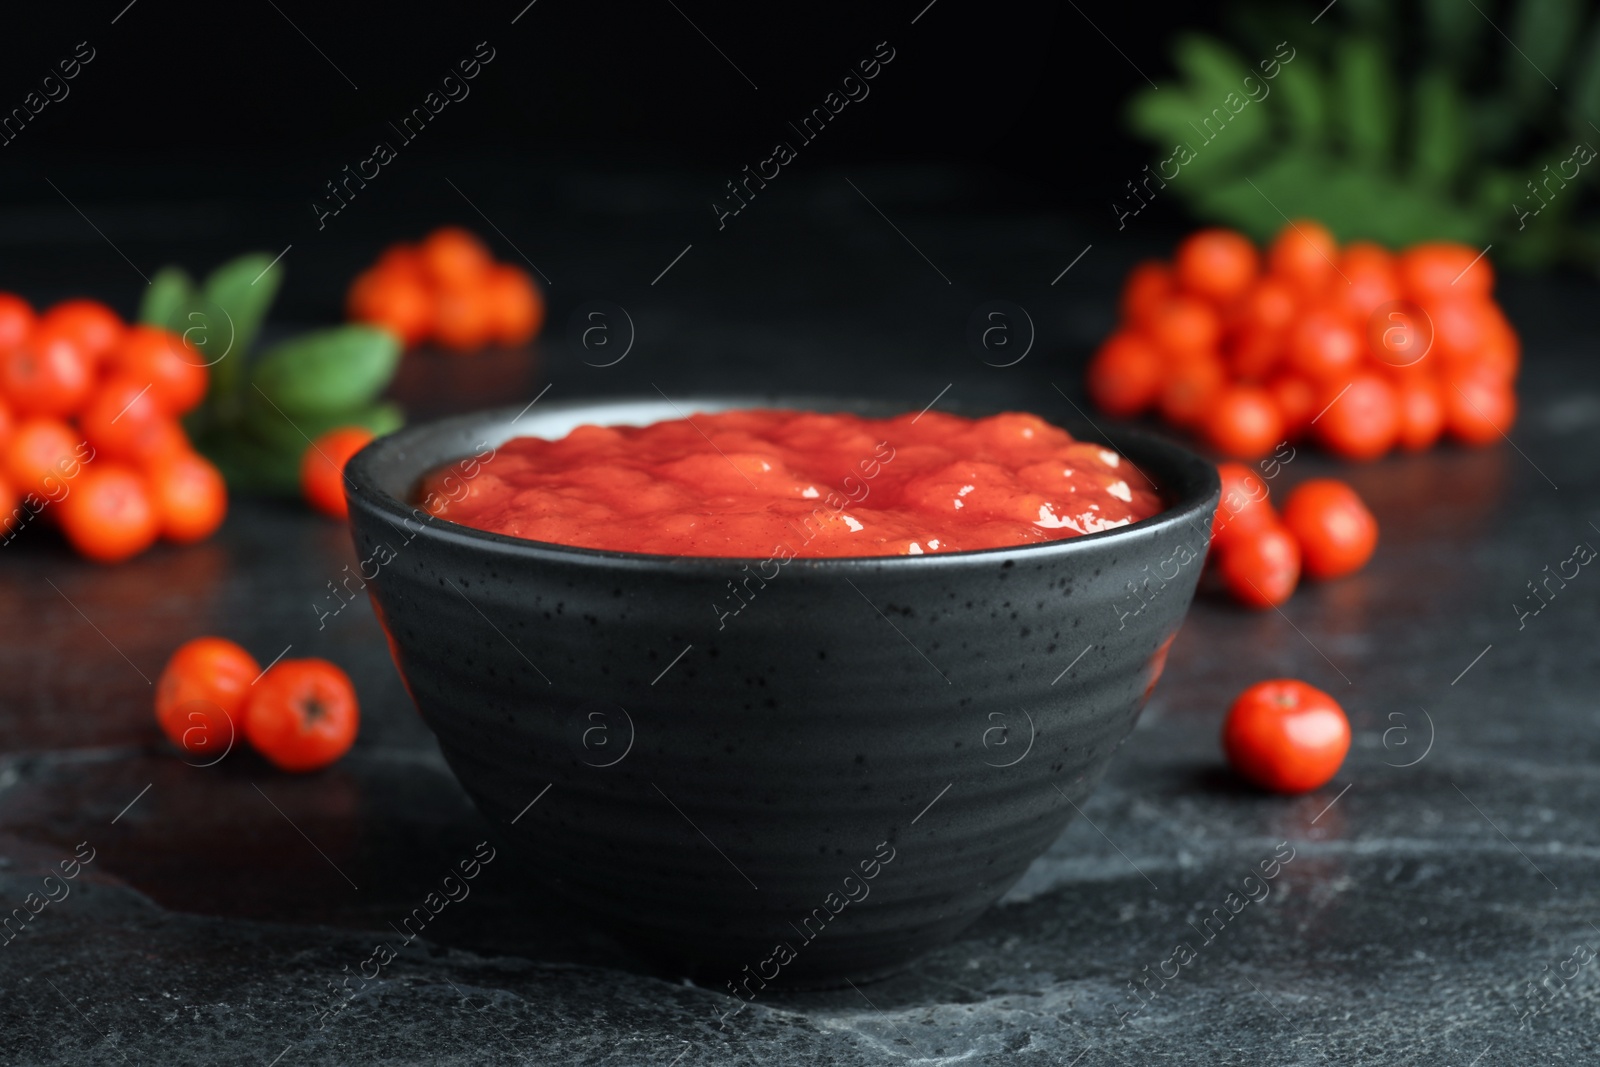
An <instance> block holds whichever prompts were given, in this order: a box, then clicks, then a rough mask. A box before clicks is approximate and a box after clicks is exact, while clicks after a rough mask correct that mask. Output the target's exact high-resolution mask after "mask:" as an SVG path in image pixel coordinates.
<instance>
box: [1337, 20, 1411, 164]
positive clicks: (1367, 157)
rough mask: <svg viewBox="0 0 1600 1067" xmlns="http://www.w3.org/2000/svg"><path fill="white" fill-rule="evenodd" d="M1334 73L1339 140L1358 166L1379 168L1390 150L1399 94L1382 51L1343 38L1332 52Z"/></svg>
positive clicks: (1370, 43) (1374, 45) (1369, 43)
mask: <svg viewBox="0 0 1600 1067" xmlns="http://www.w3.org/2000/svg"><path fill="white" fill-rule="evenodd" d="M1334 71H1335V73H1334V78H1335V82H1336V84H1337V86H1338V93H1339V102H1338V105H1337V106H1336V107H1335V109H1334V114H1335V116H1336V117H1337V118H1338V120H1339V122H1340V125H1341V127H1342V129H1341V136H1340V139H1341V140H1342V141H1343V143H1344V146H1345V148H1346V149H1348V150H1349V152H1350V154H1351V155H1352V156H1354V157H1355V158H1356V160H1357V161H1359V162H1360V163H1361V164H1363V165H1365V166H1368V167H1381V166H1383V165H1384V164H1386V163H1387V162H1388V161H1389V159H1390V157H1391V155H1392V154H1393V151H1394V140H1395V137H1394V134H1395V126H1396V121H1395V119H1396V114H1395V113H1396V110H1397V105H1398V103H1399V99H1400V94H1399V91H1398V90H1397V89H1396V87H1395V84H1394V79H1393V77H1391V76H1390V73H1389V64H1388V62H1387V61H1386V60H1385V58H1384V55H1383V51H1382V49H1380V48H1379V47H1378V45H1377V43H1376V42H1374V41H1370V40H1367V39H1364V38H1360V37H1346V38H1343V39H1342V40H1340V42H1339V46H1338V48H1337V49H1336V50H1335V58H1334Z"/></svg>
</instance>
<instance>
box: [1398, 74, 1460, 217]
mask: <svg viewBox="0 0 1600 1067" xmlns="http://www.w3.org/2000/svg"><path fill="white" fill-rule="evenodd" d="M1415 101H1416V102H1415V106H1414V109H1413V119H1412V135H1413V137H1414V138H1415V143H1414V145H1413V147H1412V160H1411V163H1412V170H1413V173H1414V174H1415V175H1416V177H1417V180H1418V181H1419V182H1423V183H1425V184H1428V185H1432V186H1437V187H1440V188H1446V187H1448V186H1449V185H1450V184H1451V182H1452V181H1453V180H1454V179H1455V178H1456V176H1457V175H1459V174H1460V173H1461V172H1462V171H1463V170H1464V169H1465V168H1466V165H1467V162H1468V157H1469V154H1470V150H1471V138H1472V125H1471V123H1470V121H1469V120H1468V118H1467V109H1466V102H1465V101H1464V100H1462V98H1461V94H1460V92H1459V91H1458V90H1457V89H1456V87H1455V81H1454V79H1453V77H1452V76H1451V75H1450V74H1448V73H1446V72H1445V71H1443V70H1438V69H1435V70H1430V71H1425V72H1423V73H1422V74H1421V75H1420V76H1419V77H1418V78H1417V85H1416V90H1415Z"/></svg>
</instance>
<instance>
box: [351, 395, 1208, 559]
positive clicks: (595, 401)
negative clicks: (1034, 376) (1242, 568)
mask: <svg viewBox="0 0 1600 1067" xmlns="http://www.w3.org/2000/svg"><path fill="white" fill-rule="evenodd" d="M540 396H541V397H542V396H543V393H541V394H540ZM538 399H539V398H538V397H535V398H534V402H533V403H530V404H528V405H526V406H523V407H520V408H519V407H516V406H514V405H508V406H506V407H499V408H483V409H478V410H475V411H471V412H465V413H462V414H457V415H448V416H444V417H442V418H437V419H430V420H427V421H424V422H419V423H414V424H409V425H407V426H404V427H402V428H401V429H399V430H396V431H395V432H393V433H390V434H386V435H384V436H382V437H378V438H374V439H373V440H372V441H370V442H368V443H367V444H366V445H365V446H364V447H363V448H362V449H361V450H360V451H359V452H357V453H356V454H355V455H354V456H352V457H351V458H350V460H349V461H348V463H347V464H346V466H345V485H346V493H347V496H348V498H349V501H350V505H351V507H350V516H351V517H350V520H349V521H350V523H351V527H352V533H353V532H354V522H355V512H356V510H357V509H358V508H359V509H362V510H365V511H368V512H370V513H371V514H372V516H373V517H374V518H376V519H379V520H381V521H384V522H387V523H388V524H389V525H392V526H403V527H404V528H405V529H408V530H411V531H412V536H413V537H415V536H422V535H423V534H424V533H426V535H427V536H429V537H432V538H435V539H439V540H443V541H445V542H447V543H450V544H454V545H457V546H460V547H463V548H480V549H485V550H490V551H493V552H495V553H496V554H501V555H510V556H513V557H517V558H522V559H526V560H529V561H538V562H550V563H554V562H560V563H567V564H574V565H591V566H601V567H623V568H627V569H650V570H666V571H671V572H676V573H692V572H700V571H719V572H724V573H725V572H726V571H727V570H729V569H730V568H731V569H739V568H740V567H741V566H742V565H750V564H758V563H762V562H766V561H768V560H770V559H772V558H775V557H773V556H670V555H658V554H653V553H646V552H623V551H619V550H616V549H604V548H585V547H583V546H580V545H563V544H558V543H556V542H551V541H535V540H532V539H530V538H523V537H512V536H510V535H509V534H501V533H495V532H493V531H490V530H480V529H478V528H477V527H473V526H465V525H462V524H460V523H456V522H452V521H450V520H449V519H441V518H439V517H438V516H434V515H430V514H429V513H427V512H425V511H422V510H421V508H419V507H417V506H415V505H413V504H410V503H408V502H407V501H405V500H402V499H401V498H399V497H397V496H395V495H394V494H392V493H390V492H388V491H387V490H385V489H383V488H381V487H380V486H379V485H378V484H377V479H378V475H379V468H380V467H381V466H383V465H385V464H402V463H406V462H408V461H409V458H408V457H407V456H406V452H407V449H408V447H409V446H410V445H412V444H413V443H415V442H417V441H418V440H419V439H423V438H426V437H430V436H438V435H443V434H448V433H451V432H454V431H460V430H466V429H469V428H472V427H476V426H497V427H501V426H503V427H507V428H508V427H510V426H512V425H514V424H515V423H516V422H517V421H518V420H519V419H520V418H521V417H522V416H524V415H525V414H527V412H528V410H529V409H530V408H532V407H533V406H534V403H537V402H538ZM660 404H661V401H660V400H657V399H655V398H651V397H644V396H640V397H632V396H625V397H615V398H610V397H591V398H586V399H576V400H563V401H555V402H552V403H547V404H544V405H541V410H542V412H543V413H544V414H547V415H548V414H558V415H559V414H563V413H567V414H575V413H577V412H581V411H584V410H588V409H597V410H598V409H612V408H626V407H630V406H636V407H639V408H642V409H648V408H654V407H657V406H659V405H660ZM668 404H670V406H671V407H673V408H676V409H680V410H681V412H683V413H686V415H687V416H688V417H692V416H693V415H696V414H709V413H713V412H718V411H730V410H737V409H751V408H760V409H768V410H771V409H777V410H793V411H814V412H819V413H823V414H846V413H848V414H862V413H864V412H873V413H876V412H880V411H881V412H883V413H884V414H881V415H879V414H872V415H871V416H869V417H882V418H893V417H894V416H895V415H896V414H906V413H908V412H906V411H903V410H902V409H901V408H900V407H899V406H898V405H895V404H892V403H889V402H884V401H877V400H867V399H857V400H845V399H840V398H837V397H758V396H748V395H730V396H720V395H705V394H697V395H695V396H691V397H688V398H685V399H680V400H676V401H668ZM956 406H957V407H958V408H959V410H956V411H947V412H946V413H947V414H960V415H963V416H965V417H983V416H984V415H986V414H997V413H1000V412H1001V411H1018V410H1025V409H1020V408H995V409H984V410H972V409H968V408H967V407H966V406H965V405H956ZM680 417H684V416H682V415H680ZM1039 417H1040V418H1044V416H1042V415H1041V416H1039ZM1046 421H1047V422H1050V423H1051V424H1052V425H1057V426H1059V425H1060V423H1059V422H1056V421H1055V420H1050V419H1046ZM1085 421H1086V422H1087V425H1088V426H1089V427H1090V428H1091V431H1092V433H1091V434H1088V435H1086V434H1082V433H1080V432H1078V431H1076V430H1069V431H1068V432H1070V433H1072V434H1073V436H1074V437H1075V438H1076V439H1078V440H1080V441H1085V440H1086V441H1092V442H1095V443H1103V444H1104V445H1105V446H1106V447H1107V448H1110V449H1113V450H1114V451H1116V452H1117V454H1118V455H1120V456H1122V457H1123V458H1124V459H1125V460H1127V461H1128V462H1129V464H1130V465H1132V466H1133V468H1134V469H1135V470H1136V471H1138V472H1139V473H1140V475H1141V476H1143V477H1144V478H1145V479H1146V480H1147V481H1150V482H1151V483H1152V484H1154V485H1155V486H1156V487H1157V489H1158V491H1160V492H1161V493H1162V494H1163V496H1164V497H1166V498H1167V499H1168V503H1167V506H1166V507H1164V508H1163V509H1162V510H1161V511H1159V512H1157V513H1156V514H1154V515H1152V516H1150V517H1149V518H1148V519H1141V520H1139V521H1138V522H1132V523H1128V524H1127V525H1125V526H1117V527H1113V528H1111V529H1108V530H1100V531H1098V532H1096V533H1090V534H1079V535H1077V536H1075V537H1065V538H1059V539H1056V540H1049V541H1032V542H1028V543H1026V544H1021V545H1003V546H1000V547H998V548H978V549H966V550H963V551H957V552H930V553H927V554H925V555H920V556H899V555H881V556H802V555H795V556H793V557H791V558H790V559H789V560H788V561H787V563H786V566H792V565H794V564H801V565H803V566H804V567H805V568H806V569H807V570H819V571H860V570H879V569H884V568H895V569H899V568H929V567H940V568H948V567H960V566H964V565H965V566H983V567H988V566H992V565H994V564H996V563H1000V564H1006V563H1012V564H1019V563H1022V562H1029V561H1031V562H1041V563H1042V562H1044V561H1046V560H1047V559H1048V560H1054V559H1056V558H1057V557H1059V556H1071V555H1075V554H1081V553H1085V552H1094V551H1095V550H1096V549H1098V548H1100V547H1101V546H1103V545H1106V544H1107V543H1108V542H1113V541H1123V540H1129V539H1131V538H1133V537H1135V536H1137V535H1149V536H1151V537H1155V536H1159V535H1160V534H1162V533H1164V532H1167V531H1168V530H1170V529H1172V528H1173V527H1177V526H1180V525H1185V524H1186V525H1188V526H1189V527H1190V528H1191V529H1193V530H1195V532H1197V533H1200V534H1202V536H1203V537H1204V539H1205V540H1207V541H1208V542H1209V540H1210V535H1211V521H1212V515H1213V513H1214V512H1215V510H1216V507H1217V499H1218V497H1219V496H1220V494H1221V479H1220V476H1219V475H1218V472H1217V468H1216V466H1215V465H1214V464H1212V463H1211V462H1209V461H1208V460H1206V459H1204V458H1203V457H1201V456H1200V455H1199V454H1198V453H1196V452H1195V451H1194V450H1193V449H1191V448H1188V447H1187V446H1185V445H1182V444H1179V443H1178V442H1176V441H1173V440H1171V439H1169V438H1167V437H1165V436H1163V435H1161V434H1157V433H1152V432H1150V431H1148V430H1144V429H1138V428H1131V427H1121V426H1119V427H1118V437H1117V441H1115V442H1114V441H1112V439H1111V436H1110V435H1109V434H1107V433H1106V432H1105V431H1104V430H1102V429H1100V427H1099V426H1098V425H1096V424H1095V423H1093V422H1092V421H1088V420H1085ZM599 424H600V425H606V424H607V423H604V422H601V423H599ZM609 424H610V425H626V423H621V422H618V421H617V420H612V421H611V422H610V423H609ZM1063 428H1065V427H1063ZM467 436H469V437H470V436H471V435H470V434H468V435H467ZM490 436H493V435H490ZM515 436H531V434H529V435H518V434H515V433H507V434H506V435H505V436H503V437H500V438H499V440H497V441H496V442H495V447H498V446H499V445H500V444H503V443H505V441H508V440H510V439H511V438H512V437H515ZM1129 446H1131V447H1129ZM456 458H458V459H459V458H464V457H463V456H461V455H458V456H457V457H456ZM410 462H411V463H412V466H413V467H414V468H415V469H411V470H409V471H408V472H406V474H405V477H404V481H405V484H407V485H409V486H415V485H416V484H417V482H418V481H419V480H420V479H421V477H422V476H423V474H425V473H426V472H427V471H428V470H432V469H435V468H437V467H438V466H439V465H440V464H442V463H447V462H450V459H449V458H435V457H432V456H429V457H428V458H427V460H426V461H425V462H423V463H416V462H414V461H410ZM1146 466H1150V467H1157V468H1163V471H1164V473H1165V475H1166V477H1165V478H1156V477H1152V475H1150V474H1147V473H1146V472H1145V469H1144V468H1145V467H1146ZM419 520H425V521H421V522H419ZM406 523H412V524H417V525H420V529H416V528H414V527H413V526H404V524H406Z"/></svg>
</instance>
